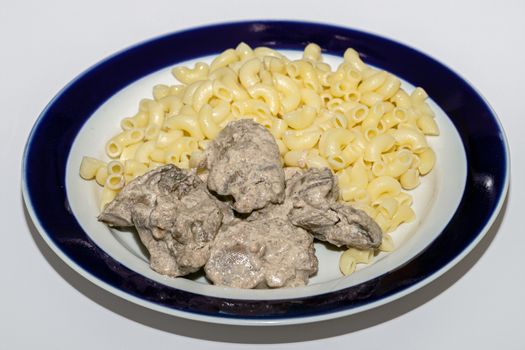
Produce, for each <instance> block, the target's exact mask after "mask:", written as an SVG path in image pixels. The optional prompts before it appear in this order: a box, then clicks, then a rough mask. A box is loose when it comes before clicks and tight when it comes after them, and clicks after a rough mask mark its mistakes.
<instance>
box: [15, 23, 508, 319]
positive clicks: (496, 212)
mask: <svg viewBox="0 0 525 350" xmlns="http://www.w3.org/2000/svg"><path fill="white" fill-rule="evenodd" d="M253 23H263V24H269V25H272V24H274V25H275V24H282V23H285V24H287V25H306V26H317V27H325V28H326V29H339V30H344V31H349V32H353V33H357V34H360V35H364V36H369V37H370V36H371V37H375V38H377V39H380V40H381V41H387V42H390V43H392V44H395V45H396V46H401V47H403V48H408V49H410V50H412V51H414V52H416V53H418V54H420V55H422V56H423V57H424V58H426V59H429V60H431V61H433V62H434V63H438V64H440V65H442V66H443V67H445V68H446V69H448V70H449V71H450V72H452V73H454V74H455V75H456V76H457V78H459V79H460V80H462V81H463V82H464V83H465V84H466V85H468V87H469V88H471V89H472V90H473V91H474V92H475V93H476V94H477V95H478V97H480V98H481V100H482V101H483V102H484V103H485V106H486V108H487V109H488V111H489V112H490V114H491V117H492V119H493V120H494V122H495V123H496V124H497V126H498V131H499V132H500V134H501V141H502V142H501V146H503V147H502V148H503V150H504V154H503V156H504V162H503V164H504V169H502V170H503V171H504V180H503V187H502V189H501V192H500V193H499V197H498V199H497V204H496V206H494V209H493V210H492V212H491V213H490V217H489V218H488V220H485V224H484V225H483V227H482V229H481V230H480V231H479V232H478V233H477V234H476V236H475V239H473V240H472V241H471V242H470V243H469V244H468V245H467V246H466V247H465V248H464V249H463V250H462V251H461V252H460V253H459V254H457V255H456V257H455V258H453V259H452V260H450V261H449V262H448V263H447V264H445V265H443V266H441V268H439V269H438V270H436V271H434V272H433V273H431V274H430V275H429V276H427V277H425V278H423V279H421V280H420V281H419V282H417V283H414V284H412V285H410V286H408V287H406V288H403V289H402V290H400V291H398V292H394V293H392V294H390V295H388V296H386V297H383V298H381V299H379V300H376V301H372V302H369V303H364V304H362V305H358V306H354V307H351V308H346V309H343V310H340V311H336V312H330V311H327V312H324V313H320V314H314V315H310V316H300V317H294V316H292V317H277V318H243V317H239V316H234V317H231V316H228V317H224V316H225V315H214V316H210V315H204V314H201V313H194V312H188V311H182V310H178V309H174V308H169V307H167V306H162V305H159V304H157V303H155V302H152V301H147V300H144V299H142V298H139V297H137V296H135V295H132V294H130V293H128V292H125V291H122V290H120V289H119V288H117V287H115V286H113V285H111V284H110V283H108V282H106V281H104V280H102V279H100V278H98V277H97V276H94V275H93V274H92V273H91V272H89V271H87V270H86V269H84V267H82V266H80V265H79V264H78V263H77V262H76V261H75V260H73V259H71V258H70V257H69V256H68V255H67V254H66V253H65V252H64V251H63V250H62V249H61V248H60V247H59V246H58V245H57V244H56V242H55V241H53V239H52V238H51V236H50V235H49V233H48V232H47V231H46V230H45V228H44V227H43V225H42V224H41V222H40V220H39V217H38V215H37V213H36V211H35V209H34V207H33V203H32V200H31V195H30V190H29V188H28V181H27V162H28V154H29V151H30V148H31V144H32V141H33V137H34V136H35V133H36V131H37V130H38V128H39V126H40V125H41V123H42V122H43V121H45V116H46V115H47V113H48V112H49V109H50V108H51V106H53V105H54V103H55V102H56V101H58V100H59V99H60V98H62V97H63V94H64V92H66V91H68V89H69V88H70V87H71V86H72V85H74V84H75V83H77V82H78V81H80V80H81V79H82V78H84V77H85V76H87V75H88V74H89V73H90V72H92V70H93V69H95V68H97V67H99V66H100V65H102V64H103V63H105V62H108V61H110V60H111V59H113V58H115V57H118V56H120V55H122V54H125V53H127V52H129V51H130V50H132V49H136V48H140V47H141V46H145V45H148V44H151V43H153V42H156V41H158V40H162V39H166V38H168V37H171V36H173V35H187V34H188V33H191V32H193V31H199V30H210V29H212V28H215V27H224V26H229V25H243V24H244V25H247V24H253ZM99 106H100V105H99ZM86 120H87V119H86ZM458 132H459V130H458ZM467 161H468V158H467ZM467 181H468V180H467ZM509 183H510V151H509V145H508V139H507V136H506V134H505V131H504V129H503V126H502V124H501V121H500V120H499V118H498V115H497V114H496V112H495V111H494V109H493V108H492V106H491V105H490V104H489V102H488V101H487V100H486V98H485V97H484V96H483V95H482V94H481V93H480V92H479V90H478V89H477V88H476V87H475V86H474V85H472V84H471V83H470V81H468V80H467V79H465V78H464V77H463V76H461V75H460V74H458V73H457V72H456V71H454V70H452V69H451V68H450V67H448V66H447V65H445V64H443V63H442V62H440V61H438V60H436V59H435V58H433V57H431V56H429V55H427V54H425V53H423V52H421V51H419V50H417V49H414V48H412V47H410V46H408V45H406V44H403V43H400V42H397V41H394V40H392V39H389V38H386V37H383V36H380V35H377V34H375V33H369V32H366V31H361V30H356V29H353V28H350V27H343V26H334V25H332V24H324V23H319V22H309V21H280V20H255V21H233V22H221V23H215V24H210V25H205V26H198V27H192V28H190V29H185V30H179V31H175V32H171V33H166V34H162V35H159V36H156V37H154V38H150V39H146V40H143V41H141V42H138V43H136V44H134V45H132V46H129V47H127V48H124V49H122V50H119V51H117V52H116V53H114V54H112V55H109V56H107V57H106V58H104V59H102V60H99V61H98V62H96V63H95V64H93V65H91V66H90V67H89V68H87V69H85V70H84V71H83V72H81V73H80V74H79V75H77V76H76V77H75V78H73V79H72V80H71V81H70V82H69V83H68V84H66V85H65V86H64V87H63V88H62V89H61V90H60V91H59V92H58V93H57V94H56V95H55V96H54V97H53V98H52V99H51V101H50V102H49V103H48V104H47V105H46V107H45V108H44V109H43V111H42V112H41V113H40V115H39V116H38V118H37V120H36V121H35V123H34V125H33V127H32V129H31V131H30V133H29V136H28V138H27V142H26V145H25V147H24V153H23V158H22V195H23V199H24V203H25V206H26V209H27V211H28V214H29V217H30V218H31V220H32V222H33V224H34V226H35V228H36V229H37V232H38V233H39V235H40V236H41V237H42V238H43V239H44V241H45V242H46V243H47V244H48V246H49V247H50V248H51V249H52V250H53V252H54V253H55V254H57V256H59V257H60V258H61V259H62V260H63V261H64V262H65V263H66V264H67V265H68V266H70V267H71V268H72V269H73V270H75V271H76V272H77V273H79V274H80V275H82V276H83V277H84V278H86V279H87V280H89V281H90V282H92V283H94V284H95V285H97V286H99V287H101V288H103V289H105V290H106V291H108V292H110V293H112V294H114V295H116V296H119V297H121V298H123V299H126V300H128V301H130V302H133V303H135V304H138V305H140V306H143V307H146V308H149V309H153V310H156V311H159V312H162V313H167V314H171V315H174V316H178V317H182V318H187V319H192V320H199V321H206V322H212V323H221V324H232V325H283V324H300V323H310V322H317V321H321V320H327V319H332V318H338V317H342V316H346V315H350V314H354V313H359V312H362V311H364V310H368V309H372V308H375V307H378V306H380V305H384V304H386V303H389V302H391V301H393V300H396V299H399V298H401V297H403V296H405V295H407V294H410V293H412V292H413V291H415V290H417V289H419V288H421V287H423V286H424V285H427V284H429V283H431V282H432V281H434V280H435V279H437V278H438V277H440V276H441V275H443V274H444V273H445V272H446V271H448V270H450V269H451V268H452V267H453V266H454V265H456V264H457V263H458V262H459V261H461V260H462V259H463V258H464V257H465V256H466V255H467V254H468V253H470V252H471V251H472V249H474V247H475V246H476V245H477V244H478V243H479V242H480V241H481V240H482V239H483V237H485V235H486V234H487V232H488V231H489V230H490V228H491V227H492V226H493V224H494V221H495V220H496V218H497V217H498V215H499V213H500V211H501V208H502V206H503V204H504V202H505V198H506V196H507V193H508V189H509ZM462 200H463V199H462ZM456 211H457V208H456ZM451 220H452V219H451ZM449 222H450V221H449ZM427 248H428V247H427ZM427 248H425V250H424V251H426V250H427ZM424 251H423V252H424ZM423 252H422V253H423ZM387 273H388V272H387ZM289 300H294V299H289Z"/></svg>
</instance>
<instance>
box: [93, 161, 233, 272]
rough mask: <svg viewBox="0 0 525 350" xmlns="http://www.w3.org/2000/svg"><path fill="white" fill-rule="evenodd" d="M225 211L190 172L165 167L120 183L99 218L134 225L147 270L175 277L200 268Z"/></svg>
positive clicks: (115, 224)
mask: <svg viewBox="0 0 525 350" xmlns="http://www.w3.org/2000/svg"><path fill="white" fill-rule="evenodd" d="M228 211H229V209H227V208H226V206H225V205H223V204H222V203H220V202H219V201H217V200H216V199H215V198H214V197H213V196H211V194H210V193H209V192H208V190H207V189H206V185H205V184H204V183H203V182H202V181H201V180H200V179H199V178H198V177H197V176H196V175H195V172H193V171H188V170H183V169H179V168H177V167H175V166H173V165H166V166H163V167H160V168H157V169H155V170H153V171H150V172H148V173H146V174H144V175H143V176H140V177H138V178H137V179H135V180H134V181H132V182H130V183H129V184H128V185H126V186H125V187H124V188H123V189H122V191H121V192H120V193H119V194H118V195H117V197H116V198H115V200H113V201H112V202H111V203H109V204H108V205H107V206H106V208H105V209H104V211H103V212H102V213H101V214H100V216H99V220H100V221H103V222H105V223H107V224H108V225H111V226H132V225H134V226H135V227H136V228H137V231H138V233H139V236H140V239H141V241H142V243H144V245H145V246H146V248H147V249H148V251H149V253H150V265H151V268H152V269H153V270H155V271H157V272H159V273H161V274H164V275H169V276H174V277H175V276H183V275H186V274H188V273H191V272H195V271H197V270H198V269H199V268H200V267H202V266H204V264H205V263H206V261H207V260H208V257H209V252H210V244H211V242H213V239H214V238H215V235H216V234H217V232H218V230H219V228H220V226H221V223H222V221H223V218H224V217H225V216H228V215H227V212H228Z"/></svg>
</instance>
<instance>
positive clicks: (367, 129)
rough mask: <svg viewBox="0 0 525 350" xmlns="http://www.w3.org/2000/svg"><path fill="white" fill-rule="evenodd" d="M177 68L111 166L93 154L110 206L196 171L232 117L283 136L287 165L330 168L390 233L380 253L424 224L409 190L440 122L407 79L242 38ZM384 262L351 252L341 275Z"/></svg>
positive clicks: (311, 48) (116, 143)
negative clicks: (170, 174) (403, 232)
mask: <svg viewBox="0 0 525 350" xmlns="http://www.w3.org/2000/svg"><path fill="white" fill-rule="evenodd" d="M171 72H172V74H173V76H174V77H175V78H176V79H177V81H178V82H176V83H175V84H174V85H166V84H157V85H155V86H154V87H153V89H152V98H146V99H143V100H141V101H140V102H139V108H138V111H137V113H136V114H135V115H133V116H131V117H126V118H123V119H122V121H121V123H120V126H121V129H122V131H121V132H119V133H117V134H116V135H115V136H114V137H112V138H111V139H110V140H108V141H107V143H106V146H105V151H106V154H107V156H108V157H109V160H108V161H102V160H98V159H95V158H92V157H84V158H83V160H82V162H81V165H80V176H81V177H82V178H84V179H86V180H92V179H94V180H95V181H96V182H97V183H98V184H99V185H101V186H103V190H102V193H101V196H100V205H101V208H103V207H104V205H105V204H107V203H109V202H110V201H111V200H112V199H113V198H114V197H115V195H116V194H117V193H118V191H119V190H120V189H121V188H122V187H123V186H124V185H125V184H126V183H127V182H129V181H132V180H133V179H134V178H136V177H137V176H140V175H142V174H144V173H145V172H146V171H148V170H151V169H153V168H155V167H156V166H159V165H163V164H166V163H172V164H175V165H177V166H179V167H183V168H188V167H197V166H198V165H199V164H200V163H201V162H202V161H203V160H204V150H205V149H206V147H207V145H208V144H209V142H210V140H213V139H214V138H215V137H216V136H217V134H218V133H219V132H220V130H221V129H222V128H223V127H225V126H226V124H227V123H228V122H230V121H233V120H238V119H243V118H250V119H253V120H255V121H256V122H258V123H260V124H262V125H264V126H265V127H267V128H268V130H269V131H270V132H271V133H272V135H273V136H274V137H275V139H276V142H277V145H278V147H279V152H280V154H281V157H282V162H283V164H284V166H287V167H298V168H323V167H328V168H330V169H331V170H332V171H333V172H334V173H335V174H336V176H337V179H338V184H339V189H340V191H339V199H340V200H341V201H344V202H347V203H350V204H352V205H353V206H354V207H356V208H359V209H362V210H364V211H365V212H367V213H368V214H369V215H370V216H372V217H373V218H374V219H375V220H376V222H377V223H378V224H379V226H380V227H381V228H382V229H383V231H384V235H383V243H382V245H381V246H380V247H379V251H391V250H393V249H394V241H393V239H392V236H391V233H392V231H394V230H395V229H396V228H397V227H398V226H399V225H401V224H402V223H404V222H409V221H411V220H414V218H415V214H414V211H413V210H412V209H411V206H412V202H413V199H412V196H411V195H410V194H408V193H407V192H406V190H411V189H413V188H415V187H417V186H418V185H419V184H420V181H421V179H420V177H421V176H424V175H426V174H428V173H429V172H430V171H431V170H432V168H433V167H434V165H435V163H436V155H435V153H434V151H433V150H432V149H431V148H430V147H429V145H428V142H427V139H426V137H427V136H436V135H439V127H438V125H437V123H436V120H435V118H434V113H433V111H432V109H431V108H430V107H429V105H428V104H427V103H426V99H427V98H428V95H427V93H426V92H425V91H424V90H423V89H422V88H420V87H418V88H416V89H414V90H413V91H411V92H407V91H405V90H403V89H402V88H401V80H400V79H399V78H398V77H396V76H395V75H393V74H391V73H389V72H386V71H383V70H378V69H375V68H373V67H370V66H368V65H367V64H366V63H365V62H363V61H362V60H361V58H360V56H359V54H358V53H357V51H355V50H354V49H352V48H349V49H347V50H346V51H345V53H344V55H343V61H342V63H341V64H340V65H339V66H338V67H336V68H335V69H332V67H331V66H330V65H328V64H327V63H325V62H323V57H322V54H321V48H320V47H319V46H318V45H316V44H313V43H311V44H308V45H307V46H306V47H305V48H304V52H303V54H302V58H300V59H297V60H290V59H289V58H287V57H285V56H284V55H282V54H281V53H279V52H278V51H275V50H274V49H272V48H268V47H258V48H253V49H252V48H251V47H250V46H248V45H247V44H245V43H240V44H239V45H238V46H237V47H236V48H230V49H227V50H225V51H223V52H222V53H221V54H219V55H218V56H217V57H215V58H214V59H213V60H212V62H211V63H210V64H207V63H204V62H199V63H196V64H195V66H194V67H193V68H192V67H182V66H181V67H175V68H173V69H172V71H171ZM373 256H374V251H372V250H367V251H359V250H357V249H355V248H349V249H348V250H347V251H345V252H344V253H343V254H342V255H341V259H340V262H339V267H340V270H341V271H342V273H343V274H345V275H348V274H350V273H352V272H353V271H354V270H355V269H356V266H357V264H363V263H368V262H370V261H371V259H373Z"/></svg>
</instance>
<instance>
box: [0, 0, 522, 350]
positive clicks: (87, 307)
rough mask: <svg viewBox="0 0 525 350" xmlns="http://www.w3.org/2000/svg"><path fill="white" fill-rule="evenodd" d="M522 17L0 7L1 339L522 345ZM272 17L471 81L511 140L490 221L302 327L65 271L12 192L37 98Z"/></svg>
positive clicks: (221, 4) (466, 8) (136, 4)
mask: <svg viewBox="0 0 525 350" xmlns="http://www.w3.org/2000/svg"><path fill="white" fill-rule="evenodd" d="M524 15H525V2H523V1H519V0H516V1H492V2H489V1H458V0H454V1H448V0H447V1H444V0H441V1H433V2H430V1H426V2H423V1H402V0H397V1H359V2H357V1H338V2H337V1H328V0H322V1H320V0H317V1H311V2H310V1H306V0H303V1H301V2H295V1H288V2H286V1H283V0H280V1H273V0H266V1H217V2H212V1H209V2H205V1H201V0H190V1H186V2H182V1H181V2H175V1H157V2H153V1H152V2H146V1H114V2H110V1H101V0H97V1H89V2H87V1H86V2H78V3H73V2H68V1H32V2H31V1H26V2H15V1H11V2H9V3H5V2H3V3H2V5H1V7H0V90H1V91H0V111H1V119H2V122H1V123H0V133H1V140H2V141H3V144H4V146H3V147H1V148H0V156H1V159H0V161H1V163H0V164H2V171H3V172H2V182H1V185H0V186H1V193H0V195H1V196H0V198H1V199H0V205H1V208H0V209H1V210H0V215H1V217H0V219H1V222H2V224H3V229H2V230H1V235H2V244H3V247H4V248H3V249H2V253H1V254H0V269H1V271H0V272H1V276H2V278H1V279H0V281H1V282H0V348H2V349H36V348H40V349H110V348H113V349H117V348H123V349H148V348H151V349H155V348H171V347H173V348H179V349H182V348H184V349H189V348H191V349H209V348H218V349H246V348H256V347H260V346H261V344H263V345H262V346H263V347H264V348H271V349H314V348H315V349H318V348H321V347H322V348H333V349H335V348H352V349H360V350H364V349H381V348H386V347H388V348H392V347H393V348H402V349H404V350H409V349H446V348H448V349H459V348H464V349H493V348H498V349H524V348H525V337H524V336H523V325H524V324H525V297H524V296H525V272H524V266H525V264H524V261H523V253H524V251H523V247H524V246H525V232H523V228H522V223H523V201H524V200H525V188H524V179H525V169H524V167H525V164H524V162H523V160H524V159H523V158H524V155H525V146H524V142H525V141H524V139H523V135H522V134H523V132H524V131H525V128H524V126H525V113H524V111H525V109H524V107H523V106H524V103H523V95H524V93H525V89H524V85H523V79H524V78H525V68H524V67H525V47H524V44H523V42H524V41H525V21H524V20H523V16H524ZM270 18H278V19H303V20H308V21H319V22H325V23H332V24H338V25H342V26H348V27H353V28H357V29H362V30H366V31H369V32H372V33H376V34H380V35H383V36H386V37H388V38H392V39H394V40H397V41H400V42H403V43H405V44H408V45H411V46H413V47H416V48H418V49H420V50H422V51H423V52H426V53H427V54H430V55H431V56H434V57H435V58H437V59H438V60H440V61H442V62H444V63H446V64H447V65H448V66H449V67H451V68H452V69H454V70H456V71H457V72H459V73H460V74H461V75H462V76H463V77H464V78H466V79H467V80H468V81H470V82H471V83H472V84H473V85H474V86H475V87H476V88H477V89H478V90H479V91H480V92H481V93H482V94H483V95H484V96H485V97H486V98H487V99H488V101H489V102H490V104H491V105H492V107H493V108H494V109H495V111H496V112H497V114H498V115H499V118H500V120H501V122H502V124H503V126H504V128H505V130H506V132H507V137H508V140H509V144H510V148H511V160H512V175H511V178H512V179H511V182H512V183H511V188H510V193H509V196H508V198H507V201H506V203H505V205H504V208H503V211H502V214H501V215H500V216H499V218H498V220H497V222H496V224H495V226H494V227H493V229H492V230H491V231H490V232H489V233H488V235H487V236H486V237H485V238H484V239H483V240H482V241H481V243H480V244H479V245H478V246H477V247H476V249H474V251H473V252H472V253H470V254H469V255H468V256H467V257H466V258H465V259H464V260H463V261H462V262H461V263H459V264H458V265H457V266H456V267H455V268H453V269H452V270H451V271H449V272H448V273H446V274H445V275H443V276H442V277H440V278H439V279H437V280H436V281H435V282H433V283H431V284H430V285H428V286H426V287H424V288H423V289H421V290H419V291H417V292H415V293H413V294H411V295H410V296H407V297H405V298H402V299H401V300H399V301H396V302H394V303H391V304H388V305H386V306H384V307H381V308H379V309H376V310H372V311H368V312H365V313H362V314H359V315H356V316H352V317H346V318H342V319H339V320H335V321H328V322H322V323H318V324H310V325H302V326H288V327H278V328H241V327H232V326H216V325H208V324H202V323H199V322H193V321H186V320H182V319H178V318H174V317H168V316H164V315H161V314H158V313H156V312H152V311H149V310H145V309H143V308H139V307H137V306H134V305H132V304H130V303H128V302H125V301H122V300H120V299H118V298H116V297H113V296H112V295H110V294H109V293H107V292H105V291H103V290H101V289H100V288H98V287H96V286H94V285H92V284H91V283H89V282H87V281H86V280H85V279H83V278H82V277H80V276H79V275H77V274H76V273H75V272H73V271H72V270H71V269H70V268H69V267H67V266H66V265H65V264H64V263H62V262H61V261H60V260H59V259H58V258H57V257H56V255H54V253H52V252H51V251H50V249H49V248H48V247H47V246H46V245H45V243H44V242H43V241H42V239H41V238H40V237H39V236H38V234H36V231H35V230H34V229H33V228H31V226H30V224H29V223H28V222H29V221H28V220H27V219H26V216H25V214H24V209H23V204H22V199H21V193H20V167H21V155H22V150H23V146H24V144H25V140H26V138H27V135H28V133H29V130H30V128H31V126H32V125H33V123H34V121H35V120H36V118H37V116H38V114H39V113H40V112H41V110H42V109H43V108H44V107H45V105H46V104H47V102H48V101H49V100H50V99H51V98H52V97H53V96H54V95H55V94H56V93H57V92H58V91H59V90H60V89H61V88H62V87H63V86H64V85H65V84H66V83H67V82H68V81H70V80H71V79H72V78H74V77H75V76H76V75H77V74H78V73H79V72H81V71H83V70H85V69H86V68H87V67H89V66H91V65H92V64H94V63H96V62H97V61H99V60H101V59H103V58H104V57H106V56H108V55H110V54H112V53H114V52H115V51H118V50H121V49H123V48H125V47H128V46H130V45H132V44H134V43H136V42H138V41H143V40H145V39H148V38H151V37H155V36H158V35H160V34H164V33H168V32H172V31H175V30H179V29H184V28H188V27H192V26H196V25H202V24H209V23H216V22H221V21H228V20H240V19H270ZM471 118H472V121H473V122H476V116H471ZM512 180H513V181H512ZM473 205H475V203H473ZM253 344H258V345H253Z"/></svg>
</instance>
